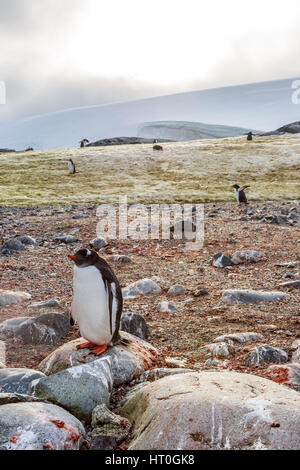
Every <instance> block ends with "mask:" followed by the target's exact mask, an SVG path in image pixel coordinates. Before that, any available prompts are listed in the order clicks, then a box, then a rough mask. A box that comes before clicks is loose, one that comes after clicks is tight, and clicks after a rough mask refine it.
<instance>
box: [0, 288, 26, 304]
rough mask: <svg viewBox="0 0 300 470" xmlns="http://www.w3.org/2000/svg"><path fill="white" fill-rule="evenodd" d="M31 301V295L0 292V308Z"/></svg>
mask: <svg viewBox="0 0 300 470" xmlns="http://www.w3.org/2000/svg"><path fill="white" fill-rule="evenodd" d="M29 299H31V295H30V294H27V292H13V291H10V290H2V289H1V290H0V307H6V306H8V305H13V304H18V303H20V302H24V301H26V300H29Z"/></svg>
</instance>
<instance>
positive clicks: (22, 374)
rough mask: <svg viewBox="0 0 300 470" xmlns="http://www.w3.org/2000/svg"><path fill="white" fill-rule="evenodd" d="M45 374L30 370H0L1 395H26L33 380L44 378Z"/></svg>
mask: <svg viewBox="0 0 300 470" xmlns="http://www.w3.org/2000/svg"><path fill="white" fill-rule="evenodd" d="M44 376H45V374H43V373H42V372H39V371H37V370H32V369H12V368H7V369H1V370H0V390H1V393H21V394H25V395H26V394H28V390H29V385H30V383H31V382H32V380H34V379H39V378H41V377H44Z"/></svg>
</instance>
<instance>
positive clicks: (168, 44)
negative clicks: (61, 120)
mask: <svg viewBox="0 0 300 470" xmlns="http://www.w3.org/2000/svg"><path fill="white" fill-rule="evenodd" d="M299 22H300V2H299V0H285V1H284V2H283V1H282V0H272V2H271V1H270V0H251V1H250V2H246V1H245V0H243V1H241V0H226V1H224V0H209V1H207V0H206V1H202V0H151V1H149V0H0V80H3V81H5V84H6V89H7V104H6V105H0V122H5V121H7V120H13V119H16V118H21V117H24V116H29V115H34V114H41V113H46V112H51V111H56V110H60V109H65V108H69V107H78V106H87V105H95V104H104V103H110V102H116V101H124V100H133V99H139V98H144V97H145V98H146V97H150V96H156V95H162V94H169V93H177V92H183V91H191V90H200V89H205V88H214V87H219V86H227V85H236V84H241V83H250V82H256V81H264V80H275V79H280V78H296V77H299V78H300V63H299V62H300V41H299V29H300V28H299Z"/></svg>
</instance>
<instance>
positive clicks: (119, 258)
mask: <svg viewBox="0 0 300 470" xmlns="http://www.w3.org/2000/svg"><path fill="white" fill-rule="evenodd" d="M109 259H110V261H113V262H115V263H122V264H128V263H132V261H131V259H130V258H129V256H123V255H113V256H110V258H109Z"/></svg>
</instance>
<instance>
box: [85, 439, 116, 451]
mask: <svg viewBox="0 0 300 470" xmlns="http://www.w3.org/2000/svg"><path fill="white" fill-rule="evenodd" d="M116 447H117V441H116V439H115V438H114V437H111V436H103V435H95V436H93V438H92V442H91V447H90V450H115V448H116Z"/></svg>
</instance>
